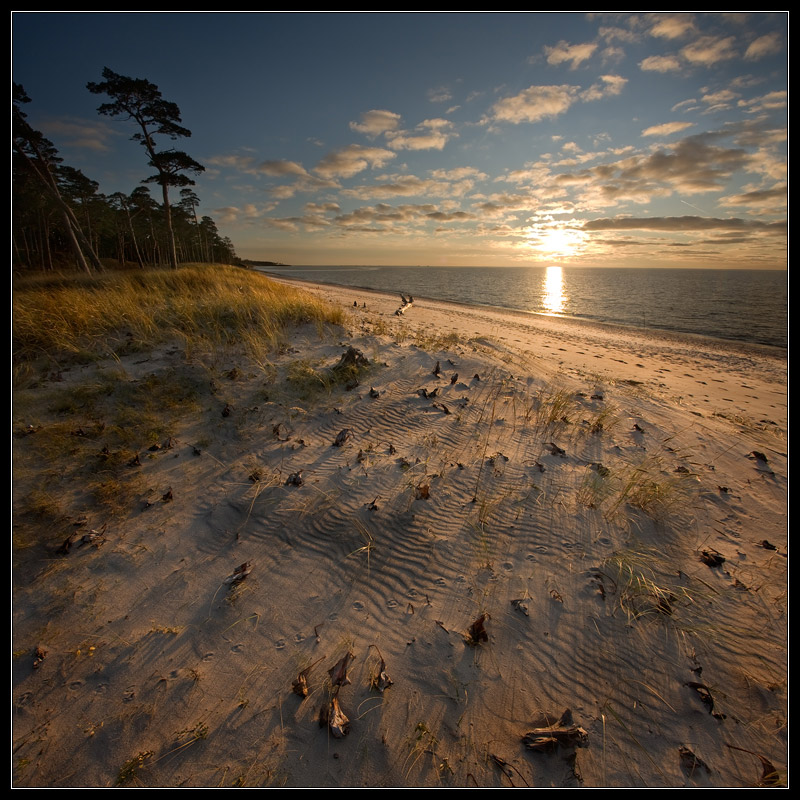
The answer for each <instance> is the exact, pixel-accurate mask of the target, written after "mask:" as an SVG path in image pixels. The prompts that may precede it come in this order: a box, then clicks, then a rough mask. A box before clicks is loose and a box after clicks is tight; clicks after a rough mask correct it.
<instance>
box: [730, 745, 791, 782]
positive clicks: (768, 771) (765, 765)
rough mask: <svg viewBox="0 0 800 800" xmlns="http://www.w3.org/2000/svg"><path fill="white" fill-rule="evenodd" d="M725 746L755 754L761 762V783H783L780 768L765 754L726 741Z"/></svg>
mask: <svg viewBox="0 0 800 800" xmlns="http://www.w3.org/2000/svg"><path fill="white" fill-rule="evenodd" d="M725 746H726V747H729V748H730V749H731V750H739V751H740V752H742V753H750V755H751V756H755V757H756V758H757V759H758V760H759V761H760V762H761V780H760V783H761V784H762V785H763V786H779V785H780V783H781V776H780V775H779V773H778V770H777V769H775V765H774V764H773V763H772V762H771V761H770V760H769V759H768V758H766V757H765V756H762V755H761V754H760V753H756V752H754V751H753V750H746V749H745V748H744V747H736V745H733V744H728V743H727V742H725Z"/></svg>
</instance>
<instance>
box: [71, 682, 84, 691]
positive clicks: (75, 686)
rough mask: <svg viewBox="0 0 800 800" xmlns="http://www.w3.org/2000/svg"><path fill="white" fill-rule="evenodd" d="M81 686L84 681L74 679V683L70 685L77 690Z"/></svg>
mask: <svg viewBox="0 0 800 800" xmlns="http://www.w3.org/2000/svg"><path fill="white" fill-rule="evenodd" d="M81 686H83V681H72V683H70V685H69V688H70V689H72V690H73V691H77V690H78V689H80V688H81Z"/></svg>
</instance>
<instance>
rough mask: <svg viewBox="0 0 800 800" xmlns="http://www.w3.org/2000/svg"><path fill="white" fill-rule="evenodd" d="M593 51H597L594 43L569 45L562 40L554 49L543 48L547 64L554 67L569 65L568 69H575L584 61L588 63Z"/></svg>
mask: <svg viewBox="0 0 800 800" xmlns="http://www.w3.org/2000/svg"><path fill="white" fill-rule="evenodd" d="M595 50H597V44H596V43H594V42H585V43H584V44H569V43H568V42H565V41H564V40H562V41H560V42H559V43H558V44H557V45H556V46H555V47H545V48H544V52H545V53H546V54H547V63H548V64H552V65H554V66H555V65H558V64H564V63H569V65H570V69H577V68H578V67H579V66H580V65H581V64H582V63H583V62H584V61H588V60H589V59H590V58H591V57H592V55H594V51H595Z"/></svg>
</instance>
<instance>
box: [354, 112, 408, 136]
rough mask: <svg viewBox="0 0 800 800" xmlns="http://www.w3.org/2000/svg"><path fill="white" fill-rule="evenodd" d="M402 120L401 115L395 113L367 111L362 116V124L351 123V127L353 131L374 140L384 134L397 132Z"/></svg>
mask: <svg viewBox="0 0 800 800" xmlns="http://www.w3.org/2000/svg"><path fill="white" fill-rule="evenodd" d="M400 119H401V118H400V115H399V114H395V113H394V111H385V110H373V111H365V112H364V113H363V114H362V115H361V122H351V123H350V127H351V128H352V130H354V131H358V132H359V133H363V134H366V135H367V136H369V137H370V138H371V139H374V138H375V137H376V136H380V135H381V134H382V133H387V132H388V131H394V130H397V128H398V127H399V126H400Z"/></svg>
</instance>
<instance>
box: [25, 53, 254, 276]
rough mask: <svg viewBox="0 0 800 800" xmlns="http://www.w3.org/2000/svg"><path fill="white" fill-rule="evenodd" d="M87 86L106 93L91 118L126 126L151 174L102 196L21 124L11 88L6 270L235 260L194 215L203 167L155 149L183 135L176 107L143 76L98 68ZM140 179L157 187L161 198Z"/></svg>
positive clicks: (208, 221) (227, 243) (205, 220)
mask: <svg viewBox="0 0 800 800" xmlns="http://www.w3.org/2000/svg"><path fill="white" fill-rule="evenodd" d="M87 89H88V90H89V91H90V92H92V93H93V94H98V95H105V96H106V97H108V98H109V99H110V102H107V103H103V104H102V105H100V106H99V108H98V109H97V110H98V113H99V114H101V115H103V116H109V117H115V118H120V119H123V120H126V121H128V122H130V123H131V125H132V128H133V131H134V132H133V135H132V136H131V138H132V139H133V140H134V141H136V142H138V143H139V144H141V146H142V148H143V150H144V153H145V156H146V160H147V165H148V166H149V167H150V168H151V169H152V170H153V171H154V172H153V174H152V175H150V176H149V177H147V178H144V179H143V180H142V182H141V184H140V185H138V186H136V187H135V188H134V189H133V190H132V191H131V193H130V194H125V193H124V192H115V193H114V194H110V195H105V194H102V193H101V192H100V191H99V188H100V186H99V184H98V183H97V182H96V181H94V180H92V179H91V178H89V177H87V176H86V175H84V174H83V172H81V171H80V170H79V169H75V168H74V167H70V166H67V165H66V164H64V163H63V159H62V158H61V157H60V156H59V154H58V151H57V149H56V148H55V146H54V145H53V143H52V142H51V141H49V140H48V139H47V138H45V136H44V135H43V134H42V133H41V132H40V131H37V130H35V129H34V128H33V127H32V126H31V125H30V124H29V123H28V120H27V115H26V114H25V112H24V111H23V106H24V105H25V104H27V103H29V102H31V99H30V98H29V97H28V95H27V94H26V93H25V90H24V88H23V87H22V86H20V85H17V84H14V99H13V154H12V170H13V176H12V177H13V183H12V192H13V212H14V213H13V222H12V234H13V265H14V268H15V269H34V270H55V269H63V268H69V267H77V268H78V269H81V270H83V271H85V272H88V273H94V272H98V271H101V270H103V269H104V265H105V264H109V263H116V264H118V265H119V266H124V265H127V264H131V263H133V264H135V265H137V266H138V267H140V268H144V267H145V265H154V266H170V267H173V268H177V266H178V264H179V263H181V262H186V261H204V262H207V263H227V264H232V263H239V260H238V258H237V256H236V253H235V251H234V247H233V243H232V242H231V240H230V239H229V238H227V237H224V236H221V235H220V233H219V231H218V230H217V226H216V224H215V223H214V220H213V219H212V218H211V217H209V216H202V217H200V218H199V219H198V216H197V209H198V207H199V205H200V198H199V197H198V196H197V194H195V192H194V190H193V189H192V188H191V187H192V186H194V183H195V182H194V180H193V179H192V178H191V177H190V176H191V175H197V174H199V173H201V172H203V170H204V168H203V166H202V165H201V164H199V163H198V162H197V161H195V160H194V159H193V158H191V157H190V156H189V155H188V154H187V153H185V152H183V151H181V150H177V149H175V148H174V147H166V148H164V146H163V143H164V140H165V139H166V140H168V141H170V142H174V141H176V140H178V139H181V138H186V137H189V136H191V132H190V131H189V130H187V129H186V128H184V127H183V126H182V125H181V116H180V110H179V108H178V106H177V105H176V104H175V103H171V102H168V101H166V100H164V98H163V97H162V96H161V92H160V91H159V90H158V87H157V86H156V85H155V84H153V83H150V81H147V80H143V79H140V78H129V77H126V76H123V75H118V74H117V73H115V72H113V71H112V70H110V69H108V68H107V67H106V68H105V69H104V70H103V80H102V81H101V82H97V83H95V82H90V83H88V84H87ZM148 184H154V185H156V186H157V187H159V189H160V192H159V194H160V201H159V200H156V199H155V198H154V197H153V196H152V195H151V194H150V189H149V187H148ZM170 190H173V191H172V193H171V192H170ZM175 190H177V196H176V194H175Z"/></svg>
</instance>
